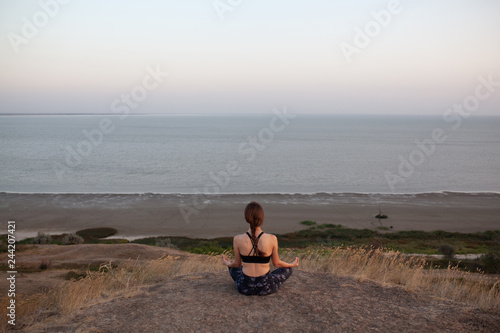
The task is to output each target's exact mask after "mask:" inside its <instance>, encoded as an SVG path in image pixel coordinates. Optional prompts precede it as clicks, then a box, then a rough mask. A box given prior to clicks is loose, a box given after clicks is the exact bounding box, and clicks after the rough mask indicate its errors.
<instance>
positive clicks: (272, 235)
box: [262, 232, 278, 240]
mask: <svg viewBox="0 0 500 333" xmlns="http://www.w3.org/2000/svg"><path fill="white" fill-rule="evenodd" d="M262 236H266V238H267V239H269V240H275V239H278V238H277V237H276V236H275V235H274V234H268V233H267V232H266V233H265V234H264V235H262Z"/></svg>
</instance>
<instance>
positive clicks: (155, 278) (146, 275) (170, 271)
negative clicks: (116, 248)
mask: <svg viewBox="0 0 500 333" xmlns="http://www.w3.org/2000/svg"><path fill="white" fill-rule="evenodd" d="M224 269H227V268H226V267H225V266H223V265H222V264H221V261H220V258H219V257H216V256H209V255H193V256H188V257H186V258H184V259H182V260H181V258H180V257H177V256H170V255H169V256H164V257H161V258H159V259H154V260H148V261H138V260H129V261H125V262H123V263H121V264H120V265H118V266H116V265H112V263H111V262H109V263H108V264H103V265H101V266H100V268H99V270H98V271H90V270H89V271H87V275H86V277H85V278H83V279H80V280H70V281H65V282H63V283H62V285H60V286H58V287H57V288H55V289H52V290H49V291H48V292H45V293H41V294H36V295H31V296H29V297H17V299H16V306H17V307H16V319H17V320H16V322H17V323H18V325H16V326H18V327H19V324H20V323H22V325H23V326H30V325H32V324H33V323H35V322H37V321H39V320H40V319H42V318H44V317H47V316H49V315H50V314H54V313H60V314H62V315H67V314H69V313H71V312H73V311H75V310H77V309H78V308H83V307H85V306H88V305H91V304H94V303H96V302H101V301H105V300H106V299H110V298H113V297H118V296H131V295H133V294H135V293H136V292H138V291H139V288H140V287H142V286H144V285H149V284H154V283H157V282H161V281H165V280H168V279H170V278H174V277H177V276H183V275H188V274H200V273H207V272H214V271H220V270H224ZM0 306H1V307H2V308H4V306H5V307H7V306H8V299H7V297H4V298H3V299H1V300H0ZM4 317H5V316H2V318H0V332H6V331H7V329H8V328H9V326H10V325H9V324H8V323H7V320H6V318H4Z"/></svg>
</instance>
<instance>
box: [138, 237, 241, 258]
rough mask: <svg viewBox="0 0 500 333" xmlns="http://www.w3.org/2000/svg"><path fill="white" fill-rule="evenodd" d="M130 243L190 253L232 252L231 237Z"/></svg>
mask: <svg viewBox="0 0 500 333" xmlns="http://www.w3.org/2000/svg"><path fill="white" fill-rule="evenodd" d="M131 243H138V244H146V245H154V246H162V247H170V248H175V249H179V250H183V251H188V252H191V253H213V254H220V253H224V252H225V251H228V250H230V251H232V249H233V238H232V237H218V238H214V239H201V238H187V237H168V238H165V237H148V238H141V239H136V240H134V241H132V242H131Z"/></svg>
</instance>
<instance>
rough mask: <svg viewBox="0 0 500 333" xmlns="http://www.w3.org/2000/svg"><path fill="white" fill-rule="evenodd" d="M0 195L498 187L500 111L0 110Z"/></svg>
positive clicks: (477, 189)
mask: <svg viewBox="0 0 500 333" xmlns="http://www.w3.org/2000/svg"><path fill="white" fill-rule="evenodd" d="M0 192H10V193H158V194H199V193H206V194H251V193H280V194H315V193H394V194H399V193H401V194H408V193H431V192H467V193H469V192H494V193H498V192H500V117H481V116H471V117H469V118H458V117H455V118H443V117H437V116H436V117H434V116H382V115H378V116H363V115H356V116H353V115H302V114H296V115H294V114H290V113H288V112H286V110H284V109H282V110H277V109H276V110H274V112H269V113H268V114H258V115H127V116H125V115H122V116H120V115H19V116H17V115H10V116H0Z"/></svg>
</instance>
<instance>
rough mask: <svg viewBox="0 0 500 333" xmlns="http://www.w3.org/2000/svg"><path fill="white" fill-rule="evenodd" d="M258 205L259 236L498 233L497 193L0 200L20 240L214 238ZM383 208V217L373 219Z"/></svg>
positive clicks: (238, 227) (232, 229)
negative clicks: (89, 231)
mask: <svg viewBox="0 0 500 333" xmlns="http://www.w3.org/2000/svg"><path fill="white" fill-rule="evenodd" d="M252 200H255V201H259V202H260V203H261V204H262V205H263V207H264V211H265V221H264V230H265V231H267V232H271V233H287V232H292V231H295V230H300V229H303V228H305V227H304V226H303V225H301V224H299V222H300V221H303V220H313V221H316V222H318V223H333V224H341V225H343V226H345V227H350V228H370V229H373V228H376V227H378V226H381V225H382V226H387V227H391V226H392V227H393V228H392V230H394V231H399V230H425V231H431V230H445V231H457V232H477V231H486V230H496V229H499V228H500V194H493V193H478V194H472V193H471V194H465V193H430V194H412V195H410V194H406V195H400V194H326V193H320V194H313V195H304V194H255V195H253V194H231V195H229V194H227V195H226V194H222V195H210V196H204V195H180V194H179V195H174V194H13V193H1V194H0V202H1V205H0V219H1V220H3V221H8V220H13V221H16V234H17V237H18V239H22V238H25V237H31V236H33V235H36V233H37V232H38V231H42V232H46V233H61V232H75V231H77V230H80V229H84V228H92V227H114V228H116V229H117V230H118V234H117V235H116V237H123V238H128V239H134V238H139V237H145V236H153V235H168V236H188V237H199V238H213V237H218V236H232V235H234V234H236V233H240V232H243V231H245V230H246V228H247V224H246V222H245V220H244V218H243V210H244V208H245V205H246V204H247V203H248V202H250V201H252ZM379 208H380V209H382V212H383V213H384V214H387V215H388V216H389V218H388V219H386V220H382V221H381V222H379V221H378V220H377V219H376V218H374V216H375V215H376V214H377V213H378V210H379Z"/></svg>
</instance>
